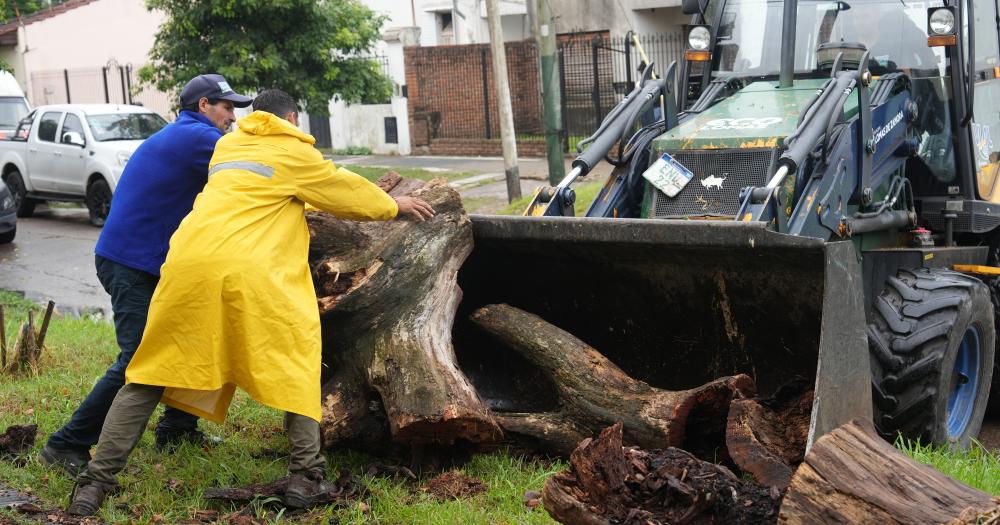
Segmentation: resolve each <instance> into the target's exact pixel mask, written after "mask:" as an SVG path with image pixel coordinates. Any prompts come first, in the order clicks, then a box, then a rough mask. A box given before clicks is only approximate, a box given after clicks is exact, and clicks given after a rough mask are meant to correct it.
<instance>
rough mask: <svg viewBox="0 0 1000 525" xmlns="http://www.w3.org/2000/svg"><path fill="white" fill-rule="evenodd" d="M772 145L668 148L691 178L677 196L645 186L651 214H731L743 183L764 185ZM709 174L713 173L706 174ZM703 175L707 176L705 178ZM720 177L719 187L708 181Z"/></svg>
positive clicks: (768, 168)
mask: <svg viewBox="0 0 1000 525" xmlns="http://www.w3.org/2000/svg"><path fill="white" fill-rule="evenodd" d="M775 153H776V150H774V149H714V150H696V151H678V152H676V153H675V152H670V155H671V156H672V157H673V158H675V159H677V162H680V163H681V164H683V165H684V166H685V167H686V168H687V169H689V170H691V172H692V173H694V178H693V179H691V182H689V183H688V185H687V186H685V187H684V189H683V190H681V192H680V193H679V194H678V195H677V197H674V198H670V197H667V196H666V195H665V194H664V193H663V192H661V191H660V190H657V189H656V188H653V187H652V186H651V185H647V186H648V188H649V189H648V190H647V191H651V192H652V195H651V196H650V197H651V198H650V201H649V202H650V211H651V216H652V217H653V218H658V219H660V218H668V217H685V216H700V215H728V216H735V215H736V212H737V211H739V208H740V191H741V190H742V189H743V188H745V187H747V186H764V185H765V184H766V183H767V176H768V174H769V173H770V172H771V165H772V164H773V162H774V156H775ZM710 177H715V178H714V179H713V178H710ZM705 179H708V181H707V182H706V181H705ZM719 179H723V180H722V181H721V186H722V188H721V189H720V188H718V187H717V186H715V185H712V184H708V183H710V182H718V181H719Z"/></svg>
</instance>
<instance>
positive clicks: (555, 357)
mask: <svg viewBox="0 0 1000 525" xmlns="http://www.w3.org/2000/svg"><path fill="white" fill-rule="evenodd" d="M471 319H472V322H473V323H474V324H475V325H477V326H479V327H480V328H482V329H483V330H485V331H486V332H487V333H489V334H491V335H492V336H494V337H496V338H497V339H499V340H500V341H501V342H502V343H504V344H505V345H506V346H508V347H510V348H511V349H513V350H514V351H516V352H518V353H519V354H521V355H522V356H524V357H525V358H526V359H527V360H528V361H530V362H531V363H532V364H533V365H534V366H536V367H538V368H539V369H541V370H542V371H543V372H544V373H545V374H546V375H547V376H549V378H550V379H551V380H552V382H553V383H554V384H555V385H556V389H557V391H558V396H559V404H560V411H559V412H558V413H541V414H506V415H499V416H498V417H499V418H500V421H501V423H502V424H503V425H504V429H505V430H507V431H512V432H516V433H519V434H523V435H528V436H531V437H533V438H535V439H537V440H538V441H539V443H541V444H546V445H548V447H549V450H553V451H555V452H565V451H566V450H572V449H573V448H574V446H575V444H576V443H577V442H578V441H579V439H578V438H580V437H581V436H587V435H594V434H596V433H597V432H599V431H600V430H601V429H603V428H605V427H607V426H609V425H612V424H614V423H615V421H616V420H621V421H622V422H623V435H624V439H625V442H626V443H628V444H635V445H639V446H642V447H645V448H666V447H681V446H685V447H686V448H689V449H691V451H692V452H694V453H695V455H701V456H704V457H713V456H714V457H718V456H717V454H719V453H720V452H721V453H722V454H723V455H724V454H725V452H724V450H725V447H724V435H725V421H726V415H727V414H728V412H729V404H730V401H731V400H732V399H734V398H742V397H748V396H753V395H754V394H755V393H756V387H755V386H754V383H753V381H752V380H751V379H750V378H749V377H747V376H745V375H737V376H732V377H723V378H720V379H716V380H715V381H712V382H710V383H708V384H705V385H702V386H700V387H697V388H693V389H690V390H682V391H676V392H674V391H668V390H661V389H658V388H653V387H651V386H649V385H648V384H646V383H644V382H642V381H637V380H635V379H633V378H632V377H629V376H628V375H627V374H626V373H625V372H623V371H622V370H621V369H620V368H618V367H617V366H616V365H615V364H614V363H612V362H611V361H609V360H608V359H607V358H605V357H604V356H603V355H601V354H600V353H599V352H598V351H597V350H595V349H594V348H592V347H590V346H589V345H587V344H586V343H584V342H583V341H580V340H579V339H577V338H576V337H574V336H573V335H572V334H570V333H568V332H565V331H563V330H561V329H560V328H558V327H556V326H553V325H551V324H549V323H547V322H546V321H544V320H543V319H541V318H540V317H538V316H536V315H533V314H530V313H528V312H525V311H523V310H520V309H518V308H515V307H512V306H509V305H505V304H500V305H489V306H485V307H483V308H480V309H479V310H476V311H475V312H474V313H473V314H472V317H471ZM689 427H690V428H689ZM688 430H690V432H687V431H688ZM723 459H724V458H723Z"/></svg>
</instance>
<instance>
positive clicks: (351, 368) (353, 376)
mask: <svg viewBox="0 0 1000 525" xmlns="http://www.w3.org/2000/svg"><path fill="white" fill-rule="evenodd" d="M379 185H380V186H381V187H382V188H383V189H385V190H386V191H388V192H389V194H390V195H393V196H398V195H413V196H415V197H420V198H422V199H424V200H425V201H427V202H428V203H430V204H431V206H433V207H434V209H435V210H436V211H437V215H436V216H435V217H434V218H432V219H430V220H428V221H425V222H423V223H414V222H411V221H408V220H396V221H388V222H370V223H359V222H351V221H342V220H338V219H335V218H334V217H332V216H331V215H329V214H326V213H322V212H310V213H308V214H307V220H308V224H309V232H310V235H311V237H312V242H311V246H310V265H311V267H312V269H313V274H314V282H315V285H316V289H317V296H318V300H319V309H320V313H321V316H322V324H323V341H324V347H323V357H324V364H325V365H326V366H327V367H329V370H330V371H331V372H330V373H328V374H325V375H327V376H329V377H327V378H326V382H325V383H324V387H323V406H324V417H323V421H322V428H323V435H324V444H325V445H326V446H328V447H329V446H335V445H341V444H346V445H358V444H361V445H363V446H365V447H366V448H372V447H373V446H376V447H377V446H378V445H384V444H386V443H387V442H389V441H391V442H395V443H409V444H423V443H441V444H450V443H454V442H456V441H459V440H464V441H468V442H472V443H482V442H493V441H496V440H498V439H499V438H500V437H501V434H502V433H501V431H500V427H499V426H498V425H497V423H496V421H495V420H494V419H493V417H492V415H490V413H489V411H488V410H487V409H486V407H485V406H484V405H483V403H482V401H481V400H480V398H479V395H478V393H477V392H476V390H475V389H474V388H473V387H472V385H471V384H470V383H469V381H468V380H467V379H466V377H465V375H464V374H462V372H461V371H460V370H459V367H458V365H457V363H456V359H455V352H454V348H453V347H452V340H451V332H452V323H453V321H454V318H455V312H456V310H457V308H458V304H459V301H460V300H461V297H462V293H461V290H460V289H459V288H458V284H457V282H456V277H457V272H458V269H459V267H461V265H462V263H463V262H464V261H465V258H466V257H467V256H468V254H469V252H470V251H471V250H472V226H471V223H470V221H469V218H468V216H467V215H466V213H465V210H464V209H463V208H462V203H461V199H460V198H459V196H458V193H457V192H456V191H455V190H453V189H451V188H450V187H448V186H447V185H446V184H445V183H444V182H443V181H432V182H430V183H427V184H426V185H425V184H424V183H423V182H421V181H414V180H411V179H401V178H400V177H399V176H398V175H396V174H390V175H387V176H386V177H383V178H382V179H380V180H379Z"/></svg>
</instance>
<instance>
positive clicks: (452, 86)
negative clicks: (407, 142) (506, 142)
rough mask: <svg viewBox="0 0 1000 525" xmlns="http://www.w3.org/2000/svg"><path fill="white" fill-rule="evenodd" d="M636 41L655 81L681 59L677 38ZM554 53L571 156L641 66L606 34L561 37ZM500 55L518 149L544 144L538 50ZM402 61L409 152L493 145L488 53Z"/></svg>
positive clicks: (433, 54)
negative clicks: (440, 144) (454, 144)
mask: <svg viewBox="0 0 1000 525" xmlns="http://www.w3.org/2000/svg"><path fill="white" fill-rule="evenodd" d="M639 41H640V45H641V46H642V49H643V50H644V51H645V53H646V57H647V58H648V59H649V60H650V61H652V62H653V64H654V69H655V70H656V72H657V74H658V75H662V74H663V72H664V71H665V70H666V68H667V66H668V65H669V64H670V63H671V62H672V61H675V60H680V59H681V58H682V55H683V50H684V45H683V38H682V36H681V34H680V33H663V34H652V35H641V36H639ZM557 46H558V61H559V78H560V81H561V82H560V84H561V93H560V98H561V100H562V124H563V130H564V140H563V147H564V150H566V151H572V150H573V148H575V146H576V143H577V142H578V141H579V140H581V139H582V138H584V137H586V136H588V135H590V134H591V133H593V132H594V131H595V130H596V129H597V127H598V126H599V125H600V123H601V121H602V120H603V119H604V117H605V116H606V115H607V114H608V112H610V111H611V109H612V108H613V107H614V106H615V104H617V103H618V101H619V100H621V99H622V97H624V96H625V94H627V93H628V92H629V91H631V89H632V86H633V85H634V83H635V81H636V80H637V79H638V77H639V75H640V72H641V68H642V65H643V63H644V62H643V59H642V55H641V53H640V52H639V50H638V49H637V48H636V46H635V45H634V44H633V43H632V41H631V40H626V38H625V37H614V38H613V37H611V36H610V34H609V33H608V32H593V33H576V34H569V35H560V36H559V39H558V42H557ZM506 52H507V53H506V54H507V72H508V78H509V80H510V93H511V102H512V106H513V109H514V128H515V133H516V135H517V139H518V142H519V143H524V142H544V140H545V137H544V129H543V127H542V119H541V112H542V100H541V93H540V81H539V57H538V50H537V47H536V46H535V43H534V41H531V40H525V41H520V42H508V43H507V45H506ZM405 53H406V71H407V89H408V95H407V96H408V97H409V101H410V109H411V122H412V132H411V133H412V140H413V145H414V146H416V147H419V146H427V145H432V144H433V143H434V142H435V141H456V140H464V141H468V140H470V139H471V140H482V139H487V140H489V139H496V138H498V137H499V134H500V126H499V122H498V115H497V106H496V100H495V98H496V95H495V93H496V91H495V88H494V86H493V80H492V77H493V71H492V66H491V58H490V53H489V48H488V46H487V45H485V44H470V45H459V46H437V47H417V48H408V49H407V50H406V51H405Z"/></svg>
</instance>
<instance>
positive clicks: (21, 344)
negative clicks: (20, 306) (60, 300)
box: [0, 301, 55, 374]
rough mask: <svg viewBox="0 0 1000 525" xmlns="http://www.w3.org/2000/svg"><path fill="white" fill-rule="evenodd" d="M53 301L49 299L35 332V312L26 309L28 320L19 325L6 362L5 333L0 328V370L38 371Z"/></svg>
mask: <svg viewBox="0 0 1000 525" xmlns="http://www.w3.org/2000/svg"><path fill="white" fill-rule="evenodd" d="M54 309H55V303H54V302H52V301H49V303H48V305H47V306H46V309H45V316H44V317H43V318H42V328H41V330H39V331H38V332H37V333H36V332H35V312H34V311H33V310H30V309H29V310H28V322H27V323H25V324H23V325H22V326H21V329H20V331H19V332H18V336H17V339H16V341H15V342H14V346H13V350H12V353H11V355H10V360H9V362H8V359H7V358H8V356H7V346H6V333H4V331H3V329H2V328H0V362H2V365H0V372H7V373H12V374H13V373H25V372H27V373H35V372H37V371H38V366H39V362H40V360H41V358H42V350H43V349H44V348H45V346H44V345H45V335H46V333H47V332H48V328H49V320H50V319H51V318H52V311H53V310H54ZM2 326H3V312H2V311H0V327H2Z"/></svg>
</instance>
